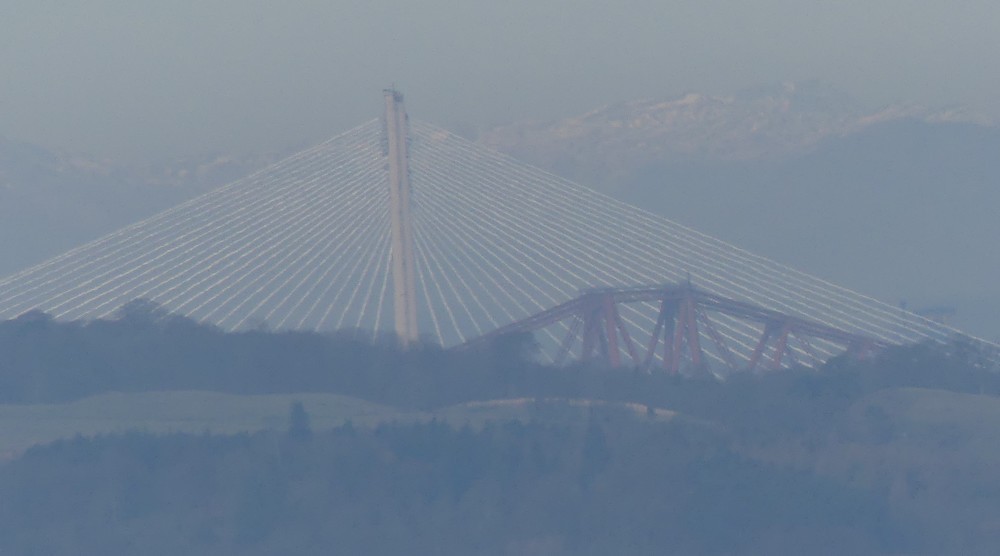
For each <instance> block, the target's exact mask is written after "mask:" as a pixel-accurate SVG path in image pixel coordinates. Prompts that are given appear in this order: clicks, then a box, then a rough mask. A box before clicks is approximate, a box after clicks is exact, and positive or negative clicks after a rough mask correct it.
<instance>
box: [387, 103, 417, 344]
mask: <svg viewBox="0 0 1000 556" xmlns="http://www.w3.org/2000/svg"><path fill="white" fill-rule="evenodd" d="M383 93H384V94H385V130H386V137H387V139H388V153H387V154H388V158H389V211H390V218H389V222H390V226H391V227H392V244H391V248H390V256H391V257H392V287H393V316H394V320H395V330H396V336H397V337H398V338H399V341H400V343H401V344H402V345H403V347H406V346H409V345H411V344H412V343H414V342H416V341H417V339H418V337H419V331H418V329H417V287H416V271H415V264H416V262H415V257H414V246H413V245H414V242H413V216H412V212H411V209H412V200H411V195H410V167H409V158H410V156H409V145H408V127H409V126H408V124H409V121H408V117H407V115H406V109H405V108H404V107H403V95H402V94H401V93H400V92H399V91H397V90H395V89H385V90H384V91H383Z"/></svg>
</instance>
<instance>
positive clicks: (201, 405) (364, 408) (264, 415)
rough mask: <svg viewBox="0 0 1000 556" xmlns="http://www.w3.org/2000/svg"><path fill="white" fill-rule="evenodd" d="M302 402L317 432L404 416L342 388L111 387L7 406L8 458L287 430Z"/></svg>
mask: <svg viewBox="0 0 1000 556" xmlns="http://www.w3.org/2000/svg"><path fill="white" fill-rule="evenodd" d="M296 401H300V402H302V404H303V406H304V407H305V409H306V412H308V413H309V416H310V418H311V422H312V427H313V428H314V429H316V430H322V429H326V428H332V427H335V426H338V425H341V424H343V423H344V422H345V421H347V420H351V421H352V422H354V423H358V424H359V425H364V424H370V423H376V422H380V421H385V420H392V419H394V418H397V417H400V418H402V417H403V415H402V414H400V413H399V412H398V411H397V410H396V409H393V408H391V407H387V406H382V405H378V404H374V403H370V402H366V401H363V400H359V399H357V398H350V397H347V396H339V395H335V394H309V393H302V394H272V395H265V396H240V395H232V394H222V393H217V392H137V393H109V394H102V395H99V396H94V397H91V398H85V399H82V400H79V401H75V402H71V403H65V404H45V405H0V457H2V458H10V457H12V456H15V455H17V454H18V453H20V452H21V451H23V450H24V449H26V448H28V447H30V446H31V445H33V444H39V443H44V442H51V441H53V440H57V439H59V438H66V437H71V436H74V435H76V434H82V435H85V436H87V435H96V434H104V433H114V432H124V431H146V432H154V433H167V432H186V433H202V432H212V433H238V432H253V431H258V430H263V429H284V428H286V427H287V426H288V416H289V410H290V408H291V406H292V404H293V403H294V402H296ZM407 418H412V417H407Z"/></svg>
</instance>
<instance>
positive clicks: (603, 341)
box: [460, 283, 887, 373]
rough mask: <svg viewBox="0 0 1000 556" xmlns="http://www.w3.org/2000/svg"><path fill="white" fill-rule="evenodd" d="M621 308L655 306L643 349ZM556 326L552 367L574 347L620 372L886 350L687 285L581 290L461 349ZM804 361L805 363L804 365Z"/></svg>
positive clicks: (814, 359) (812, 359) (740, 365)
mask: <svg viewBox="0 0 1000 556" xmlns="http://www.w3.org/2000/svg"><path fill="white" fill-rule="evenodd" d="M626 304H628V305H633V304H643V305H644V306H646V307H658V310H657V314H656V319H655V321H652V322H655V325H654V326H653V329H652V332H651V333H650V334H649V340H648V344H647V345H645V346H638V345H637V343H636V342H634V341H633V339H632V336H631V335H630V333H629V329H628V327H627V326H626V323H625V322H624V320H623V319H622V315H621V311H620V310H619V309H620V307H621V306H623V305H626ZM713 315H726V316H728V317H732V318H735V319H738V320H740V321H743V322H745V323H749V324H752V325H755V326H756V327H757V329H758V330H760V333H759V334H760V335H759V340H758V341H757V343H756V345H754V346H752V349H750V350H747V349H746V347H747V346H741V347H743V348H744V349H742V350H739V349H734V347H732V346H731V345H730V342H729V341H727V339H726V337H724V336H723V335H722V334H720V333H719V331H718V329H717V327H716V326H715V325H714V324H713ZM557 323H563V324H564V325H566V328H567V332H566V334H565V336H564V338H563V340H562V342H561V344H560V345H559V348H558V353H557V355H556V356H555V358H554V359H555V362H556V363H557V364H561V363H563V362H565V361H566V359H567V358H568V357H569V356H570V355H571V354H572V352H573V351H574V348H575V347H576V346H577V344H579V346H580V347H579V357H580V359H581V360H589V359H594V358H599V359H601V360H604V361H605V362H607V363H608V364H610V365H611V366H613V367H620V366H622V364H623V361H622V358H623V355H627V356H628V358H629V362H630V364H631V366H633V367H638V368H642V369H651V368H652V366H653V365H654V363H655V362H656V360H657V359H659V361H660V363H661V364H662V366H663V368H664V369H665V370H666V371H667V372H668V373H678V372H680V371H681V368H682V366H683V365H684V363H690V364H691V365H692V366H693V367H694V368H704V367H706V366H707V357H706V351H705V349H703V346H704V344H705V343H706V342H708V343H710V344H711V346H712V348H714V349H713V350H712V353H713V356H714V357H713V358H714V359H716V360H720V361H721V362H722V363H723V364H724V366H725V367H727V368H728V369H729V370H732V371H736V370H741V369H748V370H755V369H758V368H761V367H762V366H766V367H768V368H771V369H778V368H781V367H782V366H783V365H788V364H791V363H793V362H798V363H801V364H805V365H818V364H821V363H822V362H823V360H824V359H823V357H822V356H821V354H820V352H819V351H818V350H817V349H816V348H814V345H813V342H814V341H817V340H818V341H821V342H824V343H826V344H827V345H830V344H832V345H835V346H838V347H840V348H841V349H842V350H844V351H846V352H847V353H849V354H851V355H853V356H855V357H867V356H869V355H871V354H873V353H874V352H876V351H877V350H879V349H882V348H883V347H886V346H887V344H886V343H885V342H882V341H879V340H876V339H874V338H871V337H868V336H864V335H861V334H857V333H853V332H849V331H846V330H841V329H838V328H835V327H832V326H828V325H825V324H822V323H818V322H814V321H810V320H807V319H804V318H801V317H797V316H794V315H789V314H785V313H781V312H779V311H775V310H772V309H767V308H765V307H760V306H757V305H753V304H751V303H746V302H743V301H738V300H734V299H728V298H725V297H722V296H720V295H716V294H713V293H710V292H706V291H703V290H701V289H698V288H695V287H694V286H692V285H691V284H687V283H685V284H669V285H657V286H639V287H630V288H597V289H591V290H586V291H584V292H583V293H582V294H581V295H580V296H579V297H577V298H575V299H573V300H570V301H567V302H565V303H562V304H560V305H557V306H555V307H553V308H551V309H548V310H546V311H542V312H540V313H537V314H535V315H532V316H530V317H528V318H525V319H523V320H520V321H517V322H514V323H511V324H509V325H506V326H503V327H501V328H498V329H496V330H494V331H493V332H490V333H488V334H485V335H483V336H480V337H478V338H475V339H473V340H470V341H469V342H466V343H465V344H462V346H460V347H463V348H473V347H476V346H483V345H488V344H490V343H492V342H493V341H494V340H496V339H497V338H499V337H502V336H505V335H508V334H514V333H523V332H535V331H538V330H542V329H544V328H547V327H549V326H552V325H555V324H557ZM578 339H579V341H578ZM793 342H794V343H795V348H796V349H793ZM661 345H662V347H661ZM824 351H825V350H824ZM623 352H624V353H623ZM796 353H798V356H796ZM803 354H805V356H806V357H807V358H808V359H809V360H808V361H803V360H801V359H802V355H803Z"/></svg>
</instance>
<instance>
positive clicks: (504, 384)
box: [0, 303, 1000, 555]
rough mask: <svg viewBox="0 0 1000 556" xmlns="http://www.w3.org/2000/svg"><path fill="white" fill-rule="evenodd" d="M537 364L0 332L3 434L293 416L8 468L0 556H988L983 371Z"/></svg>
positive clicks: (991, 382)
mask: <svg viewBox="0 0 1000 556" xmlns="http://www.w3.org/2000/svg"><path fill="white" fill-rule="evenodd" d="M532 346H533V343H532V339H531V337H530V336H517V337H508V338H504V339H503V340H502V341H500V342H498V343H496V344H494V345H492V346H490V347H489V348H486V349H483V350H481V351H477V352H464V353H461V352H449V351H442V350H440V349H438V348H435V347H433V346H427V347H424V348H421V349H417V350H413V351H409V352H403V351H400V350H397V349H395V348H394V347H393V346H392V345H391V344H384V345H382V344H371V343H366V342H361V341H356V340H354V339H352V337H351V334H349V333H344V334H343V335H341V336H322V335H315V334H303V333H269V332H265V331H258V332H246V333H238V334H230V333H223V332H221V331H219V330H217V329H214V328H211V327H205V326H200V325H197V324H196V323H193V322H191V321H188V320H186V319H183V318H179V317H174V316H171V315H167V314H164V313H162V312H161V311H159V310H158V309H157V308H156V307H155V306H152V305H148V304H141V303H140V304H134V305H132V306H129V307H127V308H126V309H125V310H123V312H122V314H121V315H120V318H119V319H118V320H111V321H94V322H80V323H60V322H56V321H54V320H52V319H51V318H48V317H47V316H46V315H43V314H39V313H33V314H29V315H25V316H24V317H21V318H20V319H17V320H14V321H8V322H4V323H0V396H2V398H3V399H2V403H3V404H5V405H2V406H0V418H4V419H8V420H7V421H5V423H7V426H11V427H15V428H16V427H17V426H19V424H18V423H16V422H12V421H10V420H9V419H10V417H9V416H10V415H12V414H14V412H13V410H14V409H17V408H24V409H25V410H30V409H31V408H33V407H36V405H37V404H39V403H43V402H44V403H49V404H53V403H54V404H58V403H62V402H69V401H71V400H80V399H82V398H87V397H88V396H94V395H98V394H102V393H106V392H111V391H115V392H120V393H121V394H117V395H119V396H129V395H139V393H144V394H143V395H144V396H149V395H151V393H155V392H156V391H166V390H202V391H215V392H228V393H235V394H241V395H246V394H255V395H277V394H284V395H291V397H290V398H289V397H287V396H286V397H285V398H282V399H294V396H296V395H298V396H301V399H303V400H305V403H304V404H294V405H292V406H291V407H290V411H289V415H288V419H287V421H286V423H281V424H278V425H276V426H274V427H272V428H271V429H270V430H263V431H259V432H246V433H242V434H237V435H228V436H226V435H212V434H194V435H190V434H187V435H186V434H166V435H154V434H150V433H143V432H141V431H136V432H129V433H115V434H111V435H102V436H97V437H79V436H78V437H76V438H69V439H65V440H61V441H57V442H55V443H52V444H48V445H41V446H36V447H34V448H32V449H30V450H28V451H27V452H25V453H23V454H20V455H18V456H17V457H15V458H14V459H12V460H11V461H8V462H6V463H4V464H3V465H2V467H0V500H3V501H4V502H3V503H2V504H0V553H11V554H144V555H145V554H178V553H184V554H276V553H287V554H329V553H331V552H334V553H349V554H356V553H368V554H400V553H411V554H662V553H680V554H941V553H962V554H992V553H995V552H996V549H997V548H998V547H1000V530H997V529H996V528H995V526H994V524H995V523H1000V504H998V503H997V498H996V496H995V495H994V494H992V493H995V492H1000V472H997V471H996V469H1000V450H997V448H996V446H1000V433H997V432H996V431H994V427H993V426H992V423H995V422H997V421H998V420H1000V398H998V396H1000V374H998V373H997V372H996V369H995V368H993V365H992V364H991V363H990V361H991V360H990V359H988V358H987V356H986V355H985V354H983V353H981V352H979V351H978V350H977V349H975V348H974V346H972V345H969V344H964V343H961V342H959V343H955V344H951V345H929V344H928V345H920V346H913V347H907V348H898V349H894V350H890V351H887V352H885V353H883V354H882V355H880V356H879V357H878V358H876V359H874V360H870V361H852V360H849V359H846V358H845V359H838V360H834V361H831V362H830V363H829V364H827V365H826V366H825V367H824V368H823V369H820V370H818V371H817V370H809V369H790V370H785V371H780V372H772V373H765V374H760V375H751V374H743V375H735V376H733V377H732V378H731V379H730V380H728V381H726V382H718V381H715V380H713V379H707V378H696V377H695V378H685V377H673V376H666V375H663V374H662V373H657V372H652V373H647V372H642V371H638V370H632V369H629V370H622V369H617V370H616V369H607V368H602V367H601V366H599V365H578V366H574V367H569V368H554V367H549V366H546V365H542V364H539V363H537V362H536V361H534V359H533V350H532ZM130 392H131V393H134V394H129V393H130ZM322 392H325V393H330V394H335V395H337V396H340V397H339V398H329V399H336V400H342V401H340V402H336V403H353V402H349V400H350V399H357V400H359V401H358V402H357V403H359V404H362V403H363V404H369V405H368V406H366V407H375V406H376V404H377V407H379V408H390V409H392V408H395V410H396V411H397V413H392V414H386V415H387V417H385V418H382V419H380V420H379V419H376V420H374V421H371V420H368V421H366V422H364V423H361V422H357V423H350V422H348V423H343V422H341V424H339V425H338V426H336V427H334V428H332V429H331V428H328V427H320V426H318V425H316V423H317V421H316V420H314V419H313V413H312V412H314V411H315V406H313V405H311V403H312V402H311V401H309V400H312V399H314V398H312V397H310V396H316V395H317V393H322ZM144 399H146V400H148V399H150V398H148V397H146V398H144ZM254 399H263V398H254ZM360 400H364V402H361V401H360ZM84 401H85V400H84ZM37 407H43V406H37ZM44 407H45V408H47V409H45V411H54V410H55V409H54V408H57V407H59V406H58V405H47V406H44ZM487 410H488V411H487ZM135 411H136V413H137V415H136V417H137V418H138V417H139V415H138V414H139V413H141V412H142V409H136V410H135ZM490 411H492V413H490ZM28 414H29V415H36V416H37V413H34V414H32V413H28ZM28 425H29V423H27V422H23V423H20V426H28Z"/></svg>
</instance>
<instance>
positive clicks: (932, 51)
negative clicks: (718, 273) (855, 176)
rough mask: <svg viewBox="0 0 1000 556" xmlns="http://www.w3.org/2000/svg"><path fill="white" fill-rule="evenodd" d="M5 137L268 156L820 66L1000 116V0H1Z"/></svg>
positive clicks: (873, 88) (875, 88) (724, 88)
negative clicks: (386, 115) (357, 132)
mask: <svg viewBox="0 0 1000 556" xmlns="http://www.w3.org/2000/svg"><path fill="white" fill-rule="evenodd" d="M3 4H4V9H3V17H2V18H0V83H2V86H0V136H6V137H7V138H9V139H15V140H20V141H28V142H33V143H39V144H42V145H46V146H51V147H58V148H64V149H69V150H73V151H84V152H89V153H92V154H95V155H100V156H108V157H113V158H132V159H155V158H160V157H166V156H174V155H178V154H193V153H199V152H203V151H209V150H223V151H255V152H261V151H271V150H285V149H288V148H291V147H294V146H302V145H306V144H308V143H310V142H313V141H316V140H319V139H322V138H325V137H328V136H330V135H333V134H335V133H337V132H339V131H342V130H344V129H345V128H347V127H349V126H352V125H354V124H357V123H361V122H363V121H365V120H367V119H369V118H372V117H375V116H377V115H378V114H379V112H380V109H381V93H380V91H381V89H382V88H383V87H385V86H387V85H389V84H390V83H393V82H395V83H396V84H397V86H398V87H399V88H400V89H402V90H403V91H404V92H405V93H406V95H407V103H408V107H409V109H410V112H411V114H414V115H415V117H419V118H421V119H424V120H430V121H434V122H436V123H439V124H442V125H445V126H461V125H469V126H480V127H481V126H487V125H493V124H498V123H505V122H508V121H512V120H516V119H523V118H554V117H559V116H565V115H570V114H574V113H577V112H580V111H583V110H587V109H590V108H593V107H596V106H599V105H602V104H605V103H609V102H615V101H618V100H626V99H633V98H646V97H657V96H665V95H674V94H679V93H681V92H684V91H690V90H698V91H707V92H729V91H733V90H736V89H739V88H743V87H750V86H754V85H759V84H767V83H773V82H779V81H784V80H797V79H812V78H819V79H822V80H824V81H827V82H829V83H831V84H834V85H836V86H839V87H841V88H843V89H845V90H846V91H848V92H850V93H852V94H854V95H855V96H857V97H858V98H860V99H861V100H863V101H865V102H867V103H870V104H873V105H877V104H883V103H887V102H891V101H895V100H903V101H911V102H919V103H925V104H931V105H939V104H956V103H960V104H966V105H969V106H970V107H972V108H973V109H976V110H979V111H982V112H985V113H987V114H990V115H993V116H1000V72H998V71H997V67H996V63H997V56H998V54H1000V33H998V29H1000V2H996V0H967V1H959V2H941V1H940V0H934V1H925V0H884V1H880V0H857V1H854V0H841V1H838V2H824V3H822V5H820V6H818V5H819V4H821V3H819V2H803V1H802V0H756V1H739V2H737V1H733V2H711V1H706V0H697V1H670V0H650V1H647V0H619V1H617V2H608V1H607V0H601V1H594V0H490V1H488V2H487V1H481V0H462V1H444V0H421V1H419V2H416V1H411V2H402V1H398V2H391V1H388V0H365V1H357V0H339V1H338V0H332V1H331V0H317V1H305V0H300V1H296V0H288V1H286V2H274V1H263V0H169V1H164V0H157V1H152V0H90V1H88V2H78V1H72V0H62V1H60V0H5V1H4V3H3Z"/></svg>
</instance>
